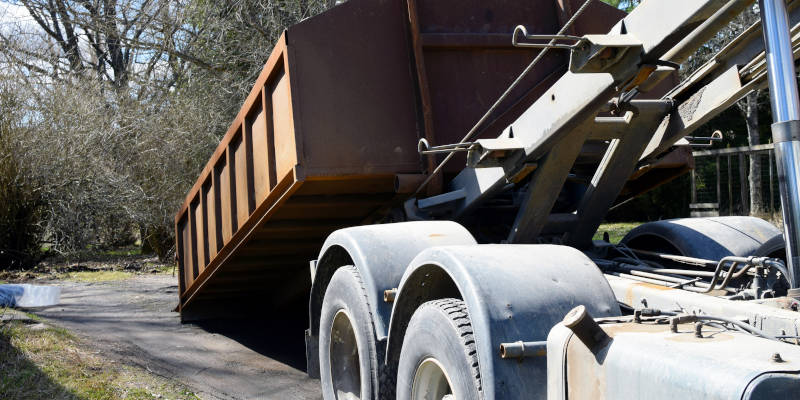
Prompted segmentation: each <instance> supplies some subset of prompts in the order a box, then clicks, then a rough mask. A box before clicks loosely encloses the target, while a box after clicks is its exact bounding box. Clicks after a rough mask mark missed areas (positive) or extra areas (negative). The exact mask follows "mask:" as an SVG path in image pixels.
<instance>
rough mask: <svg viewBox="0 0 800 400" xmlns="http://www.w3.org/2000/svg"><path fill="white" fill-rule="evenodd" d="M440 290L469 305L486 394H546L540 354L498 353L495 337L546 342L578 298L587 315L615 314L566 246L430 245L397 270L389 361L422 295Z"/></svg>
mask: <svg viewBox="0 0 800 400" xmlns="http://www.w3.org/2000/svg"><path fill="white" fill-rule="evenodd" d="M445 297H455V298H460V299H463V300H464V302H465V303H466V305H467V311H468V314H469V316H470V319H471V320H472V327H473V331H474V332H473V335H474V338H475V342H476V346H477V351H478V363H479V368H480V375H481V381H482V386H483V394H484V398H485V399H522V398H526V399H528V398H545V397H546V387H547V364H546V358H545V357H534V358H526V359H524V360H523V361H522V362H520V361H518V360H510V359H502V358H501V357H500V354H499V348H500V344H501V343H506V342H516V341H520V340H521V341H544V340H546V339H547V334H548V332H549V331H550V329H551V328H552V327H553V326H555V325H556V324H557V323H558V322H560V321H561V320H562V319H563V318H564V315H565V314H566V313H567V312H569V311H570V310H571V309H572V308H574V307H576V306H578V305H581V304H582V305H585V306H586V307H587V309H588V310H589V312H590V313H591V315H592V316H593V317H606V316H616V315H619V314H620V310H619V306H618V304H617V301H616V299H615V297H614V293H613V292H612V291H611V287H610V286H609V284H608V282H607V281H606V280H605V278H604V277H603V274H602V273H601V272H600V270H599V269H598V268H597V266H596V265H595V264H594V263H593V262H592V261H591V260H590V259H589V258H588V257H586V255H584V254H583V253H581V252H580V251H578V250H575V249H573V248H571V247H566V246H556V245H503V244H500V245H491V244H487V245H471V246H447V247H433V248H429V249H427V250H425V251H423V252H422V253H420V254H419V255H418V256H417V257H416V258H414V260H413V261H412V262H411V265H410V266H409V268H408V269H407V270H406V271H405V274H404V275H403V278H402V281H401V283H400V286H399V290H398V294H397V297H396V299H395V303H394V307H393V310H392V318H391V323H390V328H389V337H388V340H387V349H386V360H387V364H391V363H396V362H397V360H398V359H399V356H400V349H401V347H402V342H403V336H404V335H405V328H406V326H407V325H408V321H409V320H410V318H411V315H412V314H413V313H414V311H415V310H416V309H417V308H418V307H419V306H420V305H421V304H423V303H424V302H426V301H430V300H435V299H438V298H445ZM390 369H391V368H390Z"/></svg>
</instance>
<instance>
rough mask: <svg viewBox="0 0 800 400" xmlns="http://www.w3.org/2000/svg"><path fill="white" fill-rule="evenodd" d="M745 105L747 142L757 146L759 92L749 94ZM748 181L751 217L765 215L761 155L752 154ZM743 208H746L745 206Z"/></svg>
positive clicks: (758, 140)
mask: <svg viewBox="0 0 800 400" xmlns="http://www.w3.org/2000/svg"><path fill="white" fill-rule="evenodd" d="M745 103H746V104H745V107H744V110H743V112H744V119H745V122H746V123H747V141H748V144H749V145H750V146H756V145H758V144H759V142H760V135H759V131H758V91H755V92H752V93H750V94H748V95H747V98H746V100H745ZM748 181H749V182H748V183H749V184H750V215H760V214H763V213H764V200H763V196H762V195H761V156H760V155H759V154H755V153H752V154H750V173H749V177H748ZM742 206H743V207H744V206H745V205H742ZM745 209H746V208H745Z"/></svg>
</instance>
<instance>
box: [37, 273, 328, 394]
mask: <svg viewBox="0 0 800 400" xmlns="http://www.w3.org/2000/svg"><path fill="white" fill-rule="evenodd" d="M49 283H50V284H58V285H60V286H61V287H62V294H61V303H60V304H59V305H58V306H54V307H47V308H42V309H34V310H29V311H31V312H33V313H34V314H37V315H40V316H42V317H44V318H46V319H48V320H50V321H52V322H53V323H55V324H56V325H60V326H62V327H64V328H66V329H68V330H70V331H73V332H74V333H76V334H77V335H79V336H81V337H83V338H86V339H88V341H90V342H92V343H96V345H97V347H98V349H99V350H100V351H101V352H102V353H104V355H105V356H106V357H108V358H111V359H114V360H117V361H119V362H120V363H125V364H133V365H137V366H140V367H142V368H145V369H147V370H148V371H150V372H152V373H155V374H157V375H161V376H164V377H168V378H171V379H175V380H177V381H179V382H181V383H183V384H185V385H187V386H188V387H190V388H192V389H193V390H195V393H197V394H198V396H200V397H201V398H204V399H206V398H209V399H281V400H283V399H319V398H321V397H322V396H321V393H320V389H319V382H318V381H317V380H314V379H310V378H308V377H307V375H306V374H305V372H304V371H303V369H304V368H305V356H304V354H305V353H304V351H305V348H304V342H303V331H302V327H297V324H289V325H283V324H281V323H280V322H273V323H272V325H270V324H266V323H258V322H257V321H248V322H247V325H244V324H235V323H233V324H232V323H216V324H205V325H203V326H198V325H193V324H181V323H180V320H179V317H178V313H177V312H173V311H172V310H173V309H175V306H176V304H177V290H178V286H177V278H175V277H173V276H172V275H170V274H152V275H148V274H142V275H135V276H133V277H131V278H128V279H124V280H111V281H103V282H81V281H53V282H49Z"/></svg>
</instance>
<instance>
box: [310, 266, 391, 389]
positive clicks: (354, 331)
mask: <svg viewBox="0 0 800 400" xmlns="http://www.w3.org/2000/svg"><path fill="white" fill-rule="evenodd" d="M375 342H376V340H375V333H374V330H373V325H372V314H371V313H370V309H369V306H368V304H367V293H366V290H365V289H364V284H363V283H362V281H361V276H360V275H359V273H358V270H357V269H356V268H355V267H353V266H345V267H341V268H339V269H338V270H337V271H336V272H335V273H334V274H333V277H331V281H330V283H329V284H328V288H327V289H326V291H325V298H324V299H323V300H322V311H321V315H320V324H319V365H320V371H319V372H320V381H321V383H322V395H323V398H325V399H326V400H328V399H338V400H356V399H361V400H366V399H374V398H377V394H376V393H374V392H373V391H374V390H377V387H378V385H377V376H378V375H377V371H378V357H377V355H376V354H377V353H376V346H375Z"/></svg>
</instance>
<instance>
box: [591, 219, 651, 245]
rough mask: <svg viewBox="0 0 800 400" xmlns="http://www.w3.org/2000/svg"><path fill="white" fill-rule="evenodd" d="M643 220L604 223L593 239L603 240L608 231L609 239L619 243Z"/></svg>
mask: <svg viewBox="0 0 800 400" xmlns="http://www.w3.org/2000/svg"><path fill="white" fill-rule="evenodd" d="M641 224H642V223H641V222H615V223H609V224H602V225H600V228H598V229H597V233H595V234H594V237H593V238H592V239H594V240H603V233H604V232H608V239H609V241H610V242H611V243H614V244H617V243H619V241H620V240H622V238H623V237H625V235H626V234H627V233H628V232H629V231H630V230H631V229H633V228H636V227H637V226H639V225H641Z"/></svg>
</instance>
